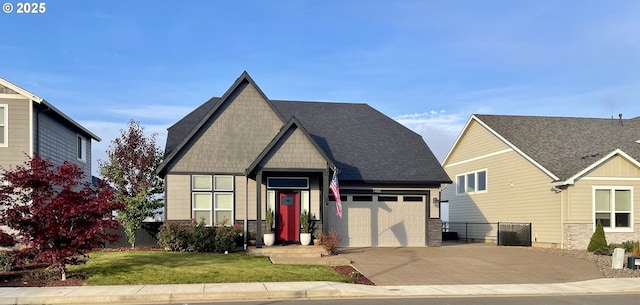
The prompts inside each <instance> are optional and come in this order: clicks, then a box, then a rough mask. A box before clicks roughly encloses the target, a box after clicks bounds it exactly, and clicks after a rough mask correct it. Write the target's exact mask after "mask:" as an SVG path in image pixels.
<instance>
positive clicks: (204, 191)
mask: <svg viewBox="0 0 640 305" xmlns="http://www.w3.org/2000/svg"><path fill="white" fill-rule="evenodd" d="M195 177H209V178H211V180H210V181H211V187H210V188H208V189H203V188H200V189H197V188H195V183H194V179H195ZM216 177H228V178H231V183H232V184H231V189H215V179H216ZM196 194H210V196H211V202H210V206H209V208H208V209H203V208H198V209H196V208H195V205H194V204H195V200H194V198H195V195H196ZM221 194H229V195H231V200H232V201H231V209H218V208H217V207H216V200H217V198H218V196H217V195H221ZM235 209H236V196H235V176H233V175H202V174H194V175H191V218H192V219H195V212H196V211H209V217H210V219H211V223H210V224H209V223H207V224H205V225H206V226H207V227H213V226H219V225H220V221H221V220H219V219H217V214H216V212H218V211H229V212H231V218H230V219H229V223H227V224H226V225H228V226H232V225H234V224H235ZM195 221H200V220H199V219H195Z"/></svg>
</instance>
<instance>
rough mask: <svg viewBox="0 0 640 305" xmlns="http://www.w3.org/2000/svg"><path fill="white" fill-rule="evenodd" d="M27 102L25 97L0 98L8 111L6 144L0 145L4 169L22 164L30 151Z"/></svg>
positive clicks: (1, 163)
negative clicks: (5, 145) (4, 145)
mask: <svg viewBox="0 0 640 305" xmlns="http://www.w3.org/2000/svg"><path fill="white" fill-rule="evenodd" d="M3 88H4V87H3ZM29 103H30V101H29V100H27V99H4V98H0V104H4V105H7V111H8V113H9V116H8V119H9V122H8V125H7V128H8V146H7V147H0V166H2V167H3V168H5V169H9V168H11V167H15V166H17V165H23V164H24V162H25V161H26V157H27V156H30V155H31V153H32V151H30V145H29V144H30V143H29Z"/></svg>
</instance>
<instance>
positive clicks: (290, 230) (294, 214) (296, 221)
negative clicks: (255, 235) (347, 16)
mask: <svg viewBox="0 0 640 305" xmlns="http://www.w3.org/2000/svg"><path fill="white" fill-rule="evenodd" d="M277 213H278V223H277V227H278V229H277V236H278V240H279V241H285V242H287V241H289V242H295V241H298V239H299V237H298V236H299V234H300V233H299V230H298V228H299V227H300V218H299V215H298V214H300V194H298V193H280V194H279V195H278V212H277Z"/></svg>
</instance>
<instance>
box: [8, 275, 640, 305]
mask: <svg viewBox="0 0 640 305" xmlns="http://www.w3.org/2000/svg"><path fill="white" fill-rule="evenodd" d="M630 292H635V293H640V278H626V279H596V280H588V281H581V282H572V283H555V284H506V285H505V284H503V285H420V286H365V285H355V284H345V283H334V282H284V283H283V282H273V283H229V284H189V285H137V286H136V285H134V286H79V287H43V288H35V287H18V288H12V287H8V288H0V304H108V303H154V302H158V303H167V304H168V303H178V302H180V303H183V302H205V301H220V300H263V299H307V298H310V299H313V298H361V297H405V296H413V297H415V296H434V297H443V296H452V297H453V296H469V295H484V296H489V295H549V294H563V295H566V294H594V293H630Z"/></svg>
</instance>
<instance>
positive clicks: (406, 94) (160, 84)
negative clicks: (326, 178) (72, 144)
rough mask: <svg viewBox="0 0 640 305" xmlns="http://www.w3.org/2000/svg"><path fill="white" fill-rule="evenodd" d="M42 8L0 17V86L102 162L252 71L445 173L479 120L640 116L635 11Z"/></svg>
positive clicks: (412, 4) (294, 4)
mask: <svg viewBox="0 0 640 305" xmlns="http://www.w3.org/2000/svg"><path fill="white" fill-rule="evenodd" d="M5 2H9V3H12V4H14V7H15V6H16V4H17V1H13V0H5V1H3V3H5ZM43 2H44V3H45V4H46V12H45V13H44V14H29V15H27V14H17V13H15V11H14V12H12V13H9V14H6V13H0V29H2V38H0V77H3V78H5V79H7V80H9V81H11V82H13V83H15V84H17V85H19V86H21V87H23V88H25V89H27V90H29V91H31V92H32V93H34V94H36V95H38V96H40V97H43V98H45V99H47V100H48V101H49V102H51V103H53V104H54V105H55V106H56V107H58V108H59V109H61V110H62V111H64V112H65V113H67V114H68V115H70V116H71V117H73V118H74V119H76V120H77V121H79V122H80V123H82V124H83V125H85V126H86V127H88V128H89V129H91V130H92V131H94V132H95V133H96V134H98V135H99V136H100V137H102V138H103V141H102V142H101V143H97V144H94V147H93V154H94V156H93V159H94V164H95V161H97V159H104V158H105V154H104V151H105V150H106V149H107V148H108V146H109V144H110V141H111V140H112V139H114V138H115V137H117V136H118V135H119V130H120V129H123V128H126V124H127V121H128V120H129V119H135V120H137V121H140V122H141V123H142V125H143V126H145V127H146V128H147V130H148V131H149V132H156V133H158V141H159V144H161V145H162V146H164V141H165V139H166V128H167V127H169V126H170V125H171V124H173V123H175V122H176V121H177V120H179V119H180V118H181V117H183V116H184V115H185V114H187V113H188V112H189V111H191V110H193V109H195V108H196V107H197V106H198V105H200V104H201V103H203V102H204V101H206V100H207V99H208V98H210V97H212V96H220V95H222V94H223V93H224V92H225V91H226V90H227V89H228V87H229V86H230V85H231V84H232V83H233V82H234V81H235V79H236V78H237V77H238V76H239V75H240V74H241V73H242V71H245V70H246V71H248V72H249V74H250V75H251V76H252V77H253V79H254V80H255V81H256V82H257V83H258V85H259V86H260V87H261V88H262V90H263V91H264V92H265V94H266V95H267V96H268V97H269V98H271V99H292V100H314V101H344V102H365V103H368V104H370V105H371V106H373V107H375V108H377V109H378V110H380V111H381V112H383V113H385V114H387V115H388V116H390V117H392V118H395V119H396V120H398V121H399V122H401V123H403V124H405V125H406V126H408V127H409V128H411V129H413V130H414V131H416V132H418V133H420V134H421V135H423V137H424V139H425V141H426V142H427V144H429V146H430V147H431V149H432V150H433V151H434V153H435V154H436V156H437V157H438V158H439V159H440V160H442V159H443V158H444V156H445V155H446V153H447V152H448V150H449V148H450V147H451V145H452V144H453V142H454V141H455V139H456V137H457V136H458V134H459V133H460V131H461V129H462V127H463V125H464V124H465V122H466V121H467V120H468V118H469V116H470V115H471V114H473V113H484V114H522V115H551V116H580V117H603V118H608V117H611V116H612V115H615V116H616V117H617V114H618V113H623V114H624V116H625V117H627V118H630V117H636V116H640V2H638V1H402V0H400V1H250V0H247V1H116V0H109V1H107V0H94V1H73V0H70V1H51V0H43ZM327 124H330V122H327ZM95 170H97V166H94V171H95Z"/></svg>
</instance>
